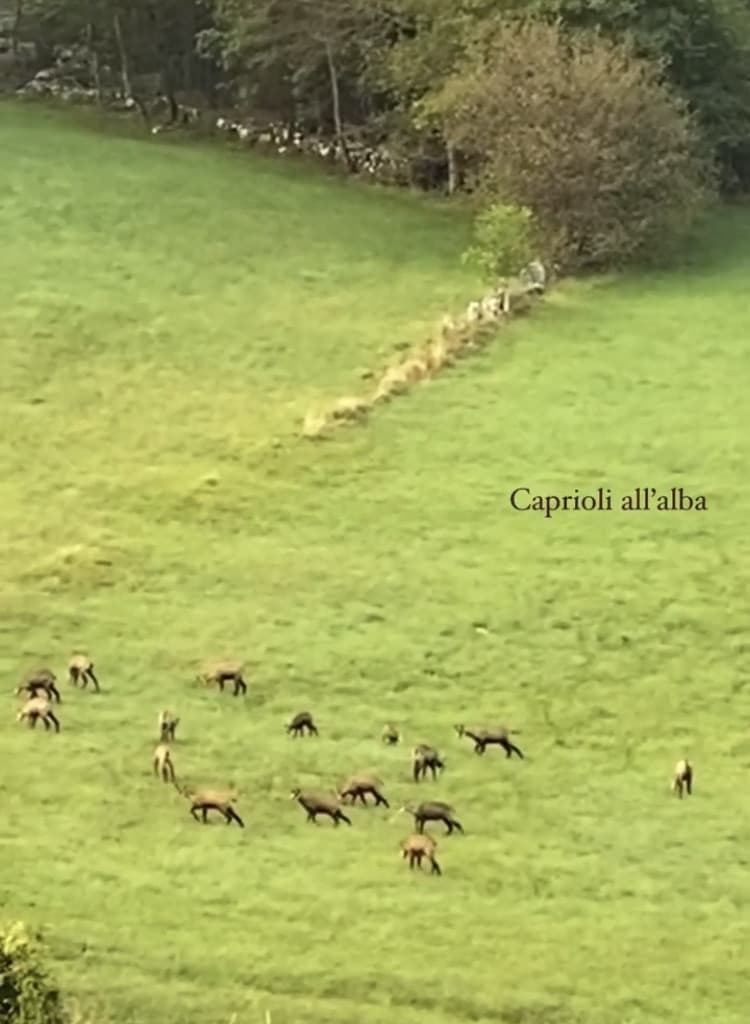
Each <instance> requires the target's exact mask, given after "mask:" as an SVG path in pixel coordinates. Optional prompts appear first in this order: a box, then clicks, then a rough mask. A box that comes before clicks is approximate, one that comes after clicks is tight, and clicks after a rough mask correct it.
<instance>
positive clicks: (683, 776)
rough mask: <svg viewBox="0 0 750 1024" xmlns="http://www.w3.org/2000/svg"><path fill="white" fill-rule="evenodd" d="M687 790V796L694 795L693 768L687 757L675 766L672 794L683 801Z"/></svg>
mask: <svg viewBox="0 0 750 1024" xmlns="http://www.w3.org/2000/svg"><path fill="white" fill-rule="evenodd" d="M683 790H687V795H688V796H692V793H693V766H692V765H691V764H690V762H689V761H688V759H687V758H686V757H684V758H682V759H681V760H679V761H678V762H677V764H676V765H675V766H674V777H673V778H672V792H673V793H676V794H677V796H678V797H679V798H680V800H682V792H683Z"/></svg>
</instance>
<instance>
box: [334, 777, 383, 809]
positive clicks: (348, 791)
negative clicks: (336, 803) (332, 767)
mask: <svg viewBox="0 0 750 1024" xmlns="http://www.w3.org/2000/svg"><path fill="white" fill-rule="evenodd" d="M382 789H383V783H382V781H381V780H380V779H379V778H377V776H375V775H370V774H368V773H366V772H362V773H361V774H359V775H350V776H349V778H348V779H347V780H346V782H345V783H344V784H343V786H341V788H340V789H339V791H338V795H339V798H340V800H341V801H342V802H343V803H346V801H347V798H349V799H351V802H352V803H353V804H354V803H356V802H357V798H359V799H360V800H361V801H362V803H363V804H365V806H367V800H366V799H365V797H366V796H367V794H368V793H369V794H370V795H371V796H373V797H375V806H376V807H377V806H378V805H379V804H382V805H383V807H390V804H389V803H388V801H387V800H386V798H385V797H384V796H383V793H382Z"/></svg>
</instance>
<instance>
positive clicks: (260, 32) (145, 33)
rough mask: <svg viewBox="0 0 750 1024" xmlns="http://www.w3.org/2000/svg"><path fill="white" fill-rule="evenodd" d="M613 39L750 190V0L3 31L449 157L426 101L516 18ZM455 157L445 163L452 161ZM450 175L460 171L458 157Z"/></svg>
mask: <svg viewBox="0 0 750 1024" xmlns="http://www.w3.org/2000/svg"><path fill="white" fill-rule="evenodd" d="M529 14H531V15H534V16H538V17H540V18H544V19H555V18H561V19H562V23H563V25H564V26H565V27H568V28H571V29H581V28H586V29H590V28H599V29H601V31H602V32H603V33H604V34H605V35H606V36H608V37H611V38H613V39H615V40H618V41H623V40H625V39H626V38H627V37H629V36H632V37H633V39H634V41H635V46H636V50H637V52H638V53H639V54H641V55H643V56H646V57H649V58H657V59H663V60H664V61H665V62H666V72H665V73H666V76H667V78H668V80H669V81H670V82H671V83H672V84H674V85H675V86H676V88H677V90H678V91H679V92H680V93H681V94H682V95H683V96H684V97H685V98H686V99H687V100H688V101H689V103H690V105H691V107H692V108H693V109H694V110H695V111H696V113H697V115H698V117H699V119H700V122H701V124H702V126H703V128H704V130H705V132H706V134H707V137H708V139H709V141H710V143H711V145H712V147H713V149H714V151H715V153H716V154H717V156H718V159H719V163H720V167H721V175H722V184H723V186H724V188H725V189H742V190H747V189H748V188H749V187H750V9H749V8H748V6H747V4H746V3H743V2H742V0H607V3H601V0H128V2H127V3H123V2H122V0H8V2H6V4H5V14H4V16H3V12H2V8H0V22H2V21H4V23H5V35H6V37H7V38H8V39H9V40H10V42H11V45H12V46H13V47H16V48H18V47H19V45H20V44H33V50H32V51H28V50H27V51H26V52H27V53H28V52H31V53H33V54H34V57H35V59H37V60H38V61H39V62H41V63H44V62H45V61H46V62H49V61H50V59H51V58H52V56H53V53H54V51H55V48H56V47H59V46H72V45H76V44H79V45H80V44H83V45H86V46H87V47H88V49H89V50H90V51H91V53H92V55H93V58H94V63H95V64H96V66H98V67H100V68H101V67H107V66H109V67H111V68H113V69H116V70H117V73H118V74H120V75H122V76H123V77H124V78H125V80H126V81H128V80H130V81H132V80H136V81H139V80H140V81H143V76H150V78H151V80H152V81H153V83H154V84H155V85H156V87H157V88H159V89H161V90H163V91H167V92H177V93H182V94H186V95H190V96H192V97H194V98H195V100H201V101H204V102H205V103H210V104H212V105H214V106H217V107H224V106H227V105H228V104H230V103H231V104H235V105H238V106H243V105H244V106H251V107H252V108H254V109H259V110H262V111H263V112H264V113H266V114H268V115H269V116H272V117H275V118H278V119H281V120H284V121H287V122H292V121H293V122H295V123H303V124H305V125H306V126H307V127H308V128H310V129H312V130H316V129H326V130H329V131H331V132H335V131H336V130H337V129H338V130H341V129H342V127H343V126H350V127H353V128H354V127H356V128H359V129H361V130H362V131H365V132H367V133H369V134H370V135H373V136H378V137H380V138H382V137H385V136H387V137H389V138H390V139H392V140H394V141H395V140H399V141H400V142H401V143H402V144H403V145H404V146H406V147H415V148H420V147H421V148H423V149H425V148H427V149H429V150H430V151H432V152H434V153H435V154H436V158H437V159H440V158H441V157H444V156H445V152H444V151H445V146H444V145H442V143H443V142H444V139H443V138H442V133H441V130H440V126H439V124H435V122H434V120H431V121H429V123H425V120H424V119H423V118H422V119H420V117H419V113H420V110H421V101H423V100H424V99H425V98H427V97H428V96H429V95H430V94H432V93H433V92H434V91H436V90H439V89H440V87H441V86H442V85H443V84H444V82H445V80H446V78H447V77H448V76H449V75H450V74H451V73H452V72H454V71H455V70H456V69H457V68H458V67H460V66H461V62H462V58H463V57H464V56H465V55H466V53H467V51H468V50H469V49H470V47H471V45H472V42H473V41H474V40H475V39H476V38H477V37H479V38H480V39H481V38H482V37H483V36H488V35H490V34H491V33H492V32H493V31H494V30H495V28H496V27H497V25H498V22H501V21H502V20H504V19H508V18H517V17H519V16H527V15H529ZM441 150H442V152H441ZM445 173H446V174H447V173H448V171H447V160H446V168H445Z"/></svg>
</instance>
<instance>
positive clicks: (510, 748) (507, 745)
mask: <svg viewBox="0 0 750 1024" xmlns="http://www.w3.org/2000/svg"><path fill="white" fill-rule="evenodd" d="M454 728H455V730H456V733H457V734H458V735H459V736H468V737H469V739H471V740H474V753H475V754H483V753H484V752H485V750H486V749H487V747H491V746H493V745H495V746H498V747H502V748H503V750H504V751H505V756H506V757H511V755H512V754H517V755H518V757H520V758H522V759H523V754H522V753H521V751H520V750H519V749H518V747H517V746H516V745H515V743H513V742H511V740H510V734H511V732H512V731H514V730H511V729H506V728H505V727H504V726H498V727H497V728H489V729H484V728H475V727H472V728H471V729H467V728H466V726H464V725H456V726H454Z"/></svg>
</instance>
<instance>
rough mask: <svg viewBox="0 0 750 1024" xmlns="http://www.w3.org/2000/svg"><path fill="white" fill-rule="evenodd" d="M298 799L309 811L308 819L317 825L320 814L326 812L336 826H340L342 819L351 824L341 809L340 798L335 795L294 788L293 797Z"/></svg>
mask: <svg viewBox="0 0 750 1024" xmlns="http://www.w3.org/2000/svg"><path fill="white" fill-rule="evenodd" d="M290 799H292V800H296V801H297V803H298V804H300V806H301V807H304V809H305V810H306V811H307V820H308V821H311V822H313V824H315V825H317V823H318V821H317V818H318V815H319V814H325V815H327V816H328V817H329V818H330V819H331V820H332V821H333V824H334V825H335V826H336V828H338V827H339V822H340V821H345V822H346V823H347V825H351V821H350V820H349V818H347V816H346V815H345V814H344V812H343V811H342V810H341V808H340V807H339V804H338V800H337V799H336V798H335V797H330V796H324V795H323V794H321V793H306V792H303V791H302V790H301V789H293V790H292V794H291V798H290Z"/></svg>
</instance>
